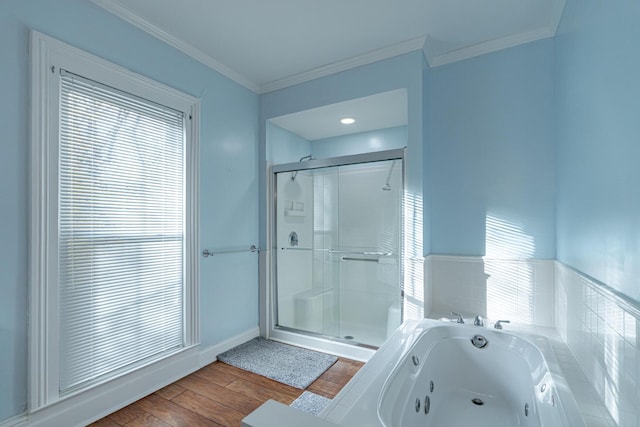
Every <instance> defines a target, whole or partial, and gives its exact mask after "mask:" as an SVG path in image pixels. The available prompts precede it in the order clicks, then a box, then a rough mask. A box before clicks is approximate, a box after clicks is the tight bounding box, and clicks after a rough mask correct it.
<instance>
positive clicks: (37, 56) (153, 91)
mask: <svg viewBox="0 0 640 427" xmlns="http://www.w3.org/2000/svg"><path fill="white" fill-rule="evenodd" d="M30 55H31V135H30V148H31V153H30V179H31V182H30V191H31V193H30V233H29V234H30V235H29V243H30V249H29V274H30V277H29V287H30V295H29V297H30V303H29V333H30V338H29V359H30V360H29V377H30V378H29V390H30V391H29V406H30V410H31V411H33V410H35V409H40V408H44V407H46V406H49V405H51V404H53V403H55V402H57V401H60V400H63V399H66V398H68V397H71V396H73V395H76V394H79V393H82V392H83V391H86V390H87V389H90V388H93V387H95V386H98V385H100V384H104V383H108V382H109V381H111V380H113V379H115V378H118V377H120V376H123V375H126V374H127V373H129V372H131V371H135V370H137V369H140V368H142V367H143V366H147V365H153V364H154V363H157V362H158V360H156V361H153V362H150V363H149V364H147V365H140V366H136V367H135V368H132V370H131V371H128V372H122V373H119V374H118V375H116V376H113V377H112V378H109V379H106V380H104V381H102V382H100V383H93V384H91V385H90V386H88V387H86V388H82V389H80V390H77V391H75V392H73V393H69V394H65V395H64V396H62V395H60V392H59V384H58V382H59V375H58V373H59V372H58V366H59V347H58V340H59V310H58V305H59V304H58V303H59V299H58V295H59V284H58V240H57V239H58V237H57V236H58V226H57V224H58V152H59V150H58V140H59V106H60V105H59V100H60V85H59V70H60V69H61V68H62V69H65V70H69V71H72V72H73V73H76V74H79V75H82V76H84V77H87V78H89V79H92V80H95V81H97V82H99V83H101V84H104V85H107V86H111V87H114V88H116V89H118V90H120V91H124V92H127V93H130V94H132V95H134V96H138V97H141V98H144V99H147V100H150V101H153V102H156V103H158V104H162V105H165V106H168V107H171V108H173V109H175V110H178V111H181V112H183V113H184V114H185V117H186V118H187V119H186V120H185V133H186V135H185V153H184V154H185V158H184V162H185V165H184V166H185V177H184V178H185V217H184V239H185V243H184V266H183V267H184V300H183V304H184V307H183V309H184V318H183V325H184V340H185V342H184V347H183V348H181V349H180V350H178V351H177V352H176V353H174V354H177V353H182V352H184V351H186V350H188V349H190V348H193V347H194V346H196V345H198V344H199V336H200V334H199V304H198V294H199V257H198V248H199V237H198V236H199V232H198V230H199V217H198V215H199V206H198V194H199V182H198V181H199V158H198V157H199V156H198V155H199V139H200V138H199V136H200V135H199V129H200V126H199V119H200V102H199V100H198V99H197V98H195V97H193V96H190V95H187V94H185V93H183V92H180V91H178V90H176V89H174V88H171V87H169V86H166V85H164V84H162V83H159V82H156V81H154V80H152V79H149V78H147V77H144V76H141V75H139V74H137V73H134V72H132V71H130V70H128V69H126V68H123V67H121V66H118V65H115V64H113V63H111V62H108V61H106V60H104V59H101V58H99V57H97V56H94V55H92V54H89V53H87V52H85V51H82V50H80V49H77V48H75V47H72V46H70V45H68V44H65V43H62V42H60V41H58V40H55V39H53V38H51V37H48V36H46V35H44V34H41V33H38V32H36V31H32V32H31V52H30Z"/></svg>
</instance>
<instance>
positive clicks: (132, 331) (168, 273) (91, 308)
mask: <svg viewBox="0 0 640 427" xmlns="http://www.w3.org/2000/svg"><path fill="white" fill-rule="evenodd" d="M61 74H62V76H61V80H60V81H61V83H60V84H61V87H60V139H59V190H58V191H59V194H58V204H59V207H58V210H59V214H58V250H59V255H58V257H59V260H58V262H59V307H60V309H59V310H60V317H59V319H60V326H59V327H60V332H59V341H60V347H59V348H60V356H59V358H60V359H59V389H60V392H61V394H64V393H66V392H70V391H73V390H75V389H78V388H81V387H84V386H86V385H88V384H91V383H92V382H95V381H99V380H101V379H102V378H105V376H110V375H111V376H112V375H114V374H117V373H119V372H122V371H124V370H128V369H131V368H133V367H136V366H139V365H142V364H145V363H148V362H149V361H151V360H155V359H157V358H159V357H163V356H164V355H168V354H171V353H173V352H175V351H177V350H179V349H181V348H183V347H184V346H185V337H184V335H185V326H184V317H185V316H184V307H185V304H184V293H185V287H184V281H185V279H184V277H185V274H184V264H185V263H184V253H185V231H184V230H185V170H184V168H185V166H184V165H185V155H184V152H185V118H184V115H183V113H181V112H178V111H175V110H172V109H170V108H167V107H163V106H160V105H157V104H155V103H153V102H150V101H145V100H143V99H140V98H138V97H135V96H133V95H130V94H127V93H124V92H121V91H118V90H116V89H113V88H110V87H107V86H103V85H101V84H99V83H96V82H93V81H91V80H88V79H85V78H82V77H79V76H76V75H73V74H72V73H69V72H64V71H63V72H61Z"/></svg>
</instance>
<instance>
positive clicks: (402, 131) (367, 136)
mask: <svg viewBox="0 0 640 427" xmlns="http://www.w3.org/2000/svg"><path fill="white" fill-rule="evenodd" d="M407 131H408V129H407V126H396V127H392V128H387V129H377V130H373V131H369V132H359V133H353V134H351V135H343V136H336V137H332V138H322V139H316V140H313V141H311V152H312V153H313V155H314V157H316V158H318V159H326V158H329V157H337V156H348V155H351V154H362V153H371V152H373V151H384V150H393V149H396V148H403V147H406V146H407V139H408V136H407Z"/></svg>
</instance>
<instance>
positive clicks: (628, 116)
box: [556, 0, 640, 301]
mask: <svg viewBox="0 0 640 427" xmlns="http://www.w3.org/2000/svg"><path fill="white" fill-rule="evenodd" d="M639 22H640V2H637V1H614V2H602V1H595V0H568V1H567V3H566V6H565V11H564V14H563V18H562V21H561V24H560V29H559V31H558V34H557V36H556V78H557V80H556V92H557V115H558V130H557V148H558V177H557V188H558V206H557V221H558V259H559V260H560V261H562V262H564V263H566V264H568V265H570V266H572V267H574V268H576V269H578V270H581V271H582V272H584V273H586V274H588V275H590V276H592V277H594V278H596V279H598V280H600V281H602V282H604V283H605V284H607V285H609V286H611V287H613V288H615V289H617V290H618V291H621V292H623V293H625V294H626V295H628V296H629V297H631V298H633V299H635V300H636V301H640V186H639V185H638V184H639V183H640V78H639V77H638V76H639V75H640V74H639V72H640V71H639V70H640V50H638V40H640V25H638V23H639Z"/></svg>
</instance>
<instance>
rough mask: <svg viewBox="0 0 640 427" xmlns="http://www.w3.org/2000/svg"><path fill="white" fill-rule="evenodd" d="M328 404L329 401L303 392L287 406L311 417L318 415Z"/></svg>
mask: <svg viewBox="0 0 640 427" xmlns="http://www.w3.org/2000/svg"><path fill="white" fill-rule="evenodd" d="M329 403H331V399H327V398H326V397H324V396H320V395H317V394H315V393H311V392H310V391H305V392H304V393H302V394H301V395H300V397H298V398H297V399H296V400H294V401H293V403H292V404H291V405H289V406H291V407H292V408H296V409H300V410H301V411H304V412H308V413H310V414H313V415H318V414H319V413H320V412H322V410H323V409H324V408H325V407H326V406H327V405H328V404H329Z"/></svg>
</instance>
